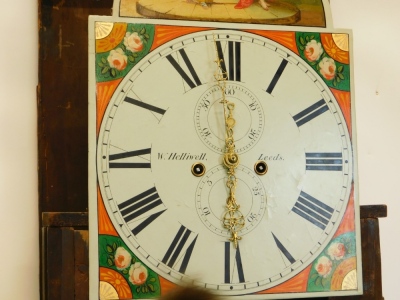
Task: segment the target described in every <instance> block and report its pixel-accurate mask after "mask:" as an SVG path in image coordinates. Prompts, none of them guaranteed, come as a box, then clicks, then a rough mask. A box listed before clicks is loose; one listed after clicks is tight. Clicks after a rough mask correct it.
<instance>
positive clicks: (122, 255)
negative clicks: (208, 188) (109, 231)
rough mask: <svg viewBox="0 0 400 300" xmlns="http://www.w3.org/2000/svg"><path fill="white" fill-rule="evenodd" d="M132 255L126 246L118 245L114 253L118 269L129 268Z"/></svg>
mask: <svg viewBox="0 0 400 300" xmlns="http://www.w3.org/2000/svg"><path fill="white" fill-rule="evenodd" d="M131 261H132V256H131V254H130V253H129V252H128V251H126V250H125V248H124V247H118V248H117V250H116V251H115V255H114V263H115V266H116V267H117V269H118V270H123V269H126V268H129V266H130V265H131Z"/></svg>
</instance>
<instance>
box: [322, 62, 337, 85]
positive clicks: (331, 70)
mask: <svg viewBox="0 0 400 300" xmlns="http://www.w3.org/2000/svg"><path fill="white" fill-rule="evenodd" d="M319 72H320V73H321V75H322V76H324V77H325V78H326V79H327V80H332V79H333V78H335V74H336V64H335V61H334V60H333V59H332V58H329V57H324V58H323V59H322V60H321V61H320V63H319Z"/></svg>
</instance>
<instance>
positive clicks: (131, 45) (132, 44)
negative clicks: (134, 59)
mask: <svg viewBox="0 0 400 300" xmlns="http://www.w3.org/2000/svg"><path fill="white" fill-rule="evenodd" d="M124 45H125V46H126V49H128V50H129V51H132V52H138V51H141V50H142V49H143V42H142V39H141V38H140V36H139V35H138V33H137V32H127V33H126V35H125V37H124Z"/></svg>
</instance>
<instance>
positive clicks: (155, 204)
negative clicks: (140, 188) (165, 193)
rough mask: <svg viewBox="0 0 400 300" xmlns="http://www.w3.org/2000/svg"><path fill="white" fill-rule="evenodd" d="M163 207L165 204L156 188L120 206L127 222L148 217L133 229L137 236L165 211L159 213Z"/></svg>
mask: <svg viewBox="0 0 400 300" xmlns="http://www.w3.org/2000/svg"><path fill="white" fill-rule="evenodd" d="M162 205H163V202H162V201H161V199H160V196H159V195H158V193H157V190H156V188H155V187H153V188H150V189H148V190H146V191H144V192H143V193H140V194H139V195H137V196H135V197H133V198H131V199H128V200H126V201H125V202H123V203H121V204H119V205H118V208H119V210H120V212H121V215H122V217H123V218H124V220H125V222H130V221H132V220H138V219H140V218H144V217H146V218H145V219H144V221H142V222H141V223H140V224H138V225H137V226H136V227H135V228H134V229H132V233H133V234H134V235H136V234H138V233H139V232H141V231H142V230H143V229H144V228H146V227H147V226H148V225H149V224H150V223H152V222H153V221H154V220H155V219H157V218H158V217H159V216H160V215H161V214H162V213H163V212H164V211H165V209H164V210H161V211H159V208H160V207H161V206H162ZM152 212H153V213H152Z"/></svg>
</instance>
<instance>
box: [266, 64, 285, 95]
mask: <svg viewBox="0 0 400 300" xmlns="http://www.w3.org/2000/svg"><path fill="white" fill-rule="evenodd" d="M287 64H288V61H287V60H286V59H283V60H282V62H281V63H280V65H279V67H278V70H276V72H275V75H274V77H272V80H271V82H270V83H269V85H268V88H267V93H268V94H271V93H272V91H273V90H274V88H275V86H276V84H277V83H278V81H279V78H281V75H282V73H283V71H284V70H285V68H286V66H287Z"/></svg>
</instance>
